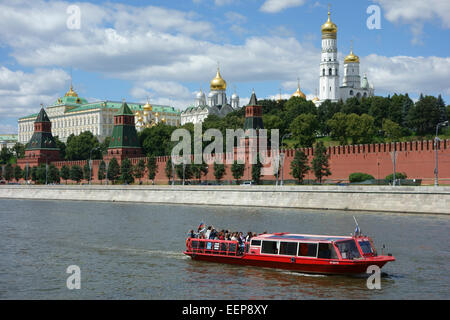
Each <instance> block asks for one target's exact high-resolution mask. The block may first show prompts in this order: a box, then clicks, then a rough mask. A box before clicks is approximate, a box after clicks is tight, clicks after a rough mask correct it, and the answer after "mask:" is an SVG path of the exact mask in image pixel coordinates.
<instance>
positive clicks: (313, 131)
mask: <svg viewBox="0 0 450 320" xmlns="http://www.w3.org/2000/svg"><path fill="white" fill-rule="evenodd" d="M289 128H290V131H291V132H292V134H293V137H294V139H296V140H297V145H296V146H297V147H312V144H313V142H314V140H315V139H316V135H317V132H318V130H319V121H318V120H317V116H315V115H313V114H310V113H307V114H301V115H299V116H298V117H297V118H295V119H294V120H293V121H292V122H291V125H290V127H289Z"/></svg>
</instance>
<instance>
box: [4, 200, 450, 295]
mask: <svg viewBox="0 0 450 320" xmlns="http://www.w3.org/2000/svg"><path fill="white" fill-rule="evenodd" d="M352 215H354V216H355V217H356V218H357V219H358V222H359V225H360V227H361V229H362V231H363V233H364V234H368V235H371V236H372V237H373V238H374V240H375V245H376V247H377V249H378V251H379V252H381V246H382V245H383V244H386V250H385V253H387V252H390V253H392V254H393V255H394V256H395V257H396V259H397V261H395V262H391V263H388V264H387V265H386V266H385V267H384V268H383V269H382V270H383V276H382V279H381V290H369V289H368V288H367V285H366V280H367V279H366V278H364V277H349V276H321V275H306V274H301V273H295V272H288V271H282V270H273V269H255V268H253V267H245V266H232V265H222V264H215V263H208V262H198V261H192V260H191V259H190V258H189V257H187V256H185V255H183V253H182V252H183V250H184V249H185V238H186V234H187V232H188V231H189V229H190V228H195V227H196V226H197V225H198V224H199V223H200V222H201V221H205V222H206V224H209V225H211V224H212V225H214V226H215V227H217V228H220V229H223V228H228V229H231V230H236V231H243V232H247V231H249V230H251V231H253V232H263V231H265V230H267V231H269V232H293V233H309V234H330V235H348V234H350V233H351V232H353V230H354V221H353V217H352ZM449 222H450V218H449V217H446V216H439V215H402V214H386V213H358V212H352V213H350V212H339V211H325V212H324V211H314V210H296V209H263V208H237V207H208V206H181V205H176V206H172V205H153V204H142V203H135V204H130V203H104V202H76V201H31V200H0V299H195V300H197V299H199V300H202V299H233V300H242V299H283V300H284V299H449V298H450V286H449V285H450V249H449V248H450V246H449V242H450V241H449V240H450V236H449V230H450V228H449V227H450V223H449ZM71 265H76V266H78V267H79V268H80V271H81V288H80V289H79V290H76V289H74V290H69V289H68V288H67V285H66V281H67V278H68V277H69V276H70V275H71V274H69V273H66V271H67V268H68V267H69V266H71Z"/></svg>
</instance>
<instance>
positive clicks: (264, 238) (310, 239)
mask: <svg viewBox="0 0 450 320" xmlns="http://www.w3.org/2000/svg"><path fill="white" fill-rule="evenodd" d="M357 229H359V228H358V227H357ZM355 234H356V235H355V236H324V235H308V234H292V233H273V234H260V235H259V236H256V237H253V238H251V240H250V241H249V242H246V243H245V246H244V247H242V248H240V247H239V245H238V242H237V241H225V240H208V239H197V238H188V239H187V241H186V246H187V249H186V251H185V252H184V254H186V255H188V256H190V257H191V258H192V259H194V260H203V261H211V262H219V263H230V264H239V265H248V266H256V267H268V268H279V269H287V270H292V271H299V272H304V273H319V274H359V273H366V271H367V268H368V267H369V266H371V265H376V266H378V267H380V268H381V267H383V266H384V265H385V264H386V263H387V262H389V261H395V258H394V257H393V256H392V255H391V254H388V255H387V256H385V255H378V254H377V251H376V250H375V247H374V245H373V242H372V239H371V238H369V237H366V236H362V235H360V234H358V233H355Z"/></svg>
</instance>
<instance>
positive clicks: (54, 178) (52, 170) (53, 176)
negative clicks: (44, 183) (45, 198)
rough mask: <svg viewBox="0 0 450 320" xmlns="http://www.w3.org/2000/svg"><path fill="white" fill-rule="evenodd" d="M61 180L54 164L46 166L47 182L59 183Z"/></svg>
mask: <svg viewBox="0 0 450 320" xmlns="http://www.w3.org/2000/svg"><path fill="white" fill-rule="evenodd" d="M60 181H61V178H60V175H59V170H58V168H57V167H56V166H55V165H54V164H50V165H49V167H48V182H49V183H59V182H60Z"/></svg>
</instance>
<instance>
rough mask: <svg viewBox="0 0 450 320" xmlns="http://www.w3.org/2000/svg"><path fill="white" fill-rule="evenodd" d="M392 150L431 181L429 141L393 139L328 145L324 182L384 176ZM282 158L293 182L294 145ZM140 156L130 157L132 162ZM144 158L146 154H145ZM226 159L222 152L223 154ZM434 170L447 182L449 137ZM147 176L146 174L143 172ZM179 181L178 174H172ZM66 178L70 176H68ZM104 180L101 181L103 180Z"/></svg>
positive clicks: (410, 170) (409, 169)
mask: <svg viewBox="0 0 450 320" xmlns="http://www.w3.org/2000/svg"><path fill="white" fill-rule="evenodd" d="M300 150H303V151H304V152H305V153H306V155H307V156H308V159H309V161H311V160H312V158H313V155H314V149H313V148H306V149H300ZM394 150H396V157H397V158H396V172H404V173H406V174H407V176H408V179H420V180H422V185H433V184H434V166H435V150H434V143H433V141H431V140H429V141H414V142H397V143H384V144H365V145H348V146H337V147H329V148H328V149H327V153H328V154H329V155H330V160H329V164H330V170H331V176H329V177H327V178H326V180H325V182H326V183H327V182H329V183H338V182H346V181H348V176H349V175H350V174H351V173H354V172H364V173H368V174H371V175H372V176H373V177H374V178H375V179H384V178H385V177H386V176H387V175H389V174H391V173H392V172H393V156H394ZM284 152H285V155H286V156H285V160H284V168H283V171H284V181H285V183H286V182H290V183H293V182H294V181H295V179H294V178H293V177H292V175H291V174H290V172H291V162H292V160H293V159H294V155H295V149H287V150H284ZM140 159H141V158H131V159H130V161H131V163H132V164H133V165H135V164H137V162H138V161H139V160H140ZM145 159H147V158H145ZM168 159H169V157H157V166H158V171H157V174H156V178H155V184H168V178H167V176H166V173H165V168H166V162H167V160H168ZM224 159H226V155H224ZM438 161H439V163H438V172H439V184H447V185H450V140H442V141H440V143H439V144H438ZM100 162H101V160H93V161H92V170H93V179H92V181H93V182H94V183H100V182H99V181H97V172H98V167H99V164H100ZM52 163H53V164H54V165H55V166H56V167H57V168H58V169H61V167H62V166H63V165H67V166H73V165H79V166H81V167H83V166H84V165H85V164H86V161H56V162H52ZM225 167H226V173H225V175H224V177H223V179H222V182H223V183H226V184H228V183H230V181H232V182H234V178H233V176H232V174H231V168H230V167H231V165H225ZM145 176H147V174H145ZM305 179H306V180H315V177H314V174H313V173H312V172H308V174H307V175H306V176H305ZM176 180H177V181H179V178H178V177H176ZM242 180H251V165H247V166H246V168H245V171H244V175H243V177H242ZM269 180H271V181H273V183H274V181H275V177H274V176H263V177H262V181H263V183H267V181H269ZM142 181H143V183H144V184H147V183H152V182H151V180H148V179H147V178H146V177H144V178H143V179H142ZM202 181H211V182H213V181H215V178H214V170H213V169H212V166H210V168H209V170H208V174H207V175H206V176H203V177H202ZM69 182H70V180H69ZM103 183H105V181H103Z"/></svg>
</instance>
